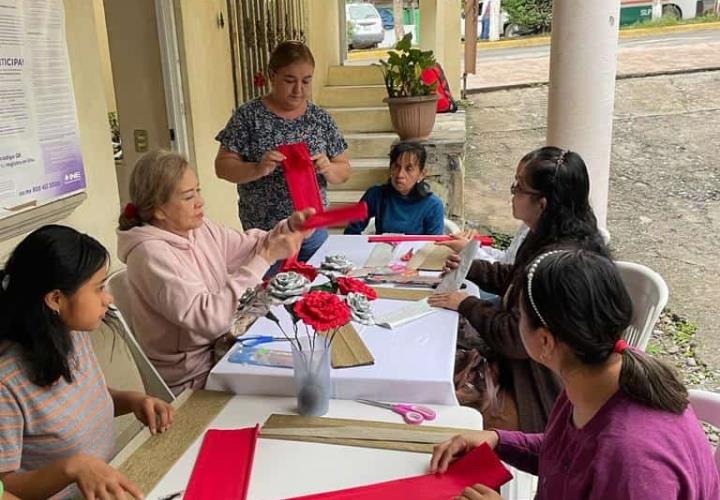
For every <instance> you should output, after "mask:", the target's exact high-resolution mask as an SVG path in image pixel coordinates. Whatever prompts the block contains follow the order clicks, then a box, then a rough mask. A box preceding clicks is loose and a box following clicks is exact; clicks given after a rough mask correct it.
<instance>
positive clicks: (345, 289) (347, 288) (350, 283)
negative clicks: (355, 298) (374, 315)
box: [337, 278, 377, 300]
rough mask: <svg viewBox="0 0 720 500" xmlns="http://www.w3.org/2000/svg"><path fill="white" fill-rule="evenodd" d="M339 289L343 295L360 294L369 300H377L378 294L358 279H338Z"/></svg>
mask: <svg viewBox="0 0 720 500" xmlns="http://www.w3.org/2000/svg"><path fill="white" fill-rule="evenodd" d="M337 284H338V289H339V290H340V293H341V294H342V295H347V294H348V293H350V292H355V293H360V294H362V295H364V296H365V297H367V298H368V300H375V299H377V292H376V291H375V290H373V289H372V288H370V287H369V286H367V285H366V284H365V283H363V282H362V281H360V280H359V279H356V278H338V280H337Z"/></svg>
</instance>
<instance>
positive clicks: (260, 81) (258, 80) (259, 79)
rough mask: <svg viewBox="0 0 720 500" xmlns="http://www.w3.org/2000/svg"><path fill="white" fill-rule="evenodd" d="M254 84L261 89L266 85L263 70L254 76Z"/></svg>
mask: <svg viewBox="0 0 720 500" xmlns="http://www.w3.org/2000/svg"><path fill="white" fill-rule="evenodd" d="M253 85H255V87H257V88H259V89H261V88H263V87H264V86H265V75H263V74H262V73H261V72H258V73H256V74H255V76H254V77H253Z"/></svg>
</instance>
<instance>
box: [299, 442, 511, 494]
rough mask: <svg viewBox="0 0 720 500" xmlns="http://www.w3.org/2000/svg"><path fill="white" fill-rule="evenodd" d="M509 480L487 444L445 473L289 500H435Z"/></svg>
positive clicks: (500, 484)
mask: <svg viewBox="0 0 720 500" xmlns="http://www.w3.org/2000/svg"><path fill="white" fill-rule="evenodd" d="M511 479H512V474H510V471H508V470H507V469H506V468H505V466H504V465H503V464H502V463H501V462H500V460H499V459H498V457H497V455H495V452H494V451H493V450H492V449H491V448H490V447H489V446H488V445H487V444H483V445H482V446H479V447H477V448H475V449H474V450H473V451H471V452H470V453H468V454H467V455H465V456H464V457H462V458H461V459H459V460H458V461H456V462H454V463H452V464H451V465H450V467H449V468H448V471H447V472H446V473H445V474H425V475H423V476H416V477H409V478H405V479H398V480H395V481H387V482H384V483H377V484H371V485H368V486H360V487H357V488H348V489H346V490H338V491H330V492H327V493H318V494H313V495H307V496H303V497H297V498H294V499H291V500H315V499H317V500H320V499H327V498H332V499H333V500H396V499H398V498H412V499H413V500H438V499H447V498H454V497H455V496H457V495H459V494H460V492H461V491H462V490H463V489H465V488H467V487H468V486H472V485H473V484H477V483H482V484H484V485H485V486H489V487H490V488H493V489H499V488H500V486H502V485H503V484H505V483H507V482H508V481H510V480H511Z"/></svg>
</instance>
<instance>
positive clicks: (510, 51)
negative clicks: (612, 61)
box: [477, 29, 720, 62]
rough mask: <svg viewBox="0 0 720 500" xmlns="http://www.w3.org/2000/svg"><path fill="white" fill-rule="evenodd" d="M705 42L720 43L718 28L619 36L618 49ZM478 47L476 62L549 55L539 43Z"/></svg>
mask: <svg viewBox="0 0 720 500" xmlns="http://www.w3.org/2000/svg"><path fill="white" fill-rule="evenodd" d="M707 43H720V29H713V30H698V31H690V32H681V33H665V34H661V35H654V36H651V37H647V38H646V37H639V38H621V39H620V50H624V49H631V48H638V47H643V48H647V47H653V48H659V47H678V46H685V45H697V44H707ZM479 47H480V48H479V49H478V58H477V60H478V62H486V61H492V60H498V59H502V60H512V59H524V58H528V57H548V56H549V55H550V45H540V46H535V47H511V48H501V49H495V48H493V49H482V45H480V46H479Z"/></svg>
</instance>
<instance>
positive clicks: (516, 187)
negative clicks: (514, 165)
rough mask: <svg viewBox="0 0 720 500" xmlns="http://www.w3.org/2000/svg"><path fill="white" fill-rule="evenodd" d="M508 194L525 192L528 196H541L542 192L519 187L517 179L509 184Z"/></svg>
mask: <svg viewBox="0 0 720 500" xmlns="http://www.w3.org/2000/svg"><path fill="white" fill-rule="evenodd" d="M510 194H512V195H513V196H514V195H516V194H526V195H528V196H542V193H541V192H540V191H532V190H529V189H523V188H521V187H520V184H519V183H518V181H515V182H513V183H512V185H511V186H510Z"/></svg>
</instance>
